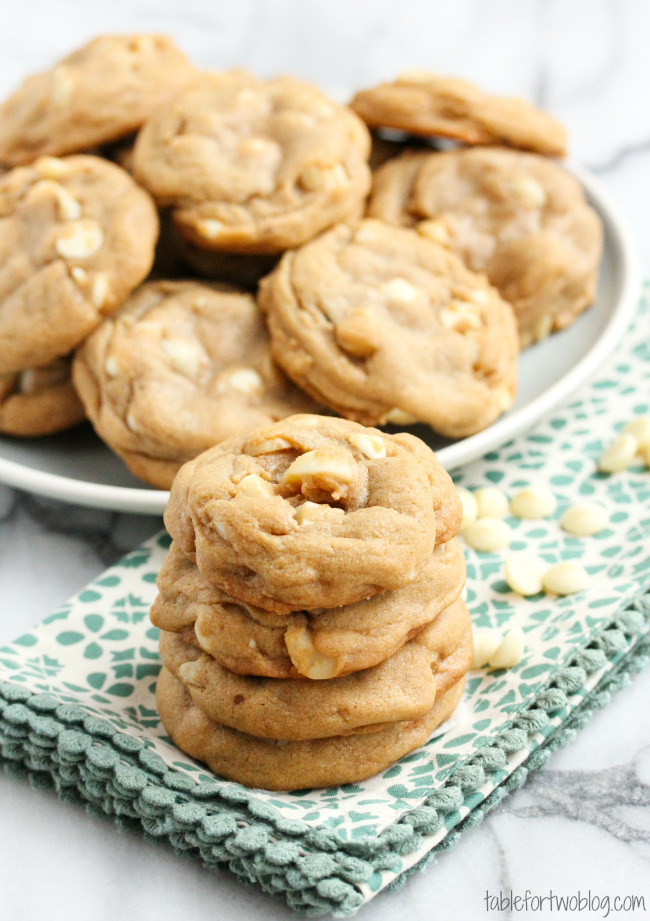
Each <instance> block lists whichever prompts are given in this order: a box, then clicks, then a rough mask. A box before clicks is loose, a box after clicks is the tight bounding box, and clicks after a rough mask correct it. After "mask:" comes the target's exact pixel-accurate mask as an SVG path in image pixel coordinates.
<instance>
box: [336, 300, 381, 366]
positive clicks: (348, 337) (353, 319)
mask: <svg viewBox="0 0 650 921" xmlns="http://www.w3.org/2000/svg"><path fill="white" fill-rule="evenodd" d="M334 334H335V336H336V340H337V342H338V343H339V345H340V346H341V348H342V349H343V350H344V351H345V352H347V353H348V354H349V355H354V356H355V358H368V357H369V356H370V355H374V353H375V352H376V351H377V349H378V348H379V344H380V339H379V336H378V333H377V329H376V327H375V325H374V323H373V316H372V309H371V308H370V307H369V306H367V305H364V306H361V307H357V308H356V309H355V310H354V311H352V313H350V314H349V315H348V316H346V317H345V318H344V319H342V320H341V321H340V322H339V323H337V324H336V327H335V330H334Z"/></svg>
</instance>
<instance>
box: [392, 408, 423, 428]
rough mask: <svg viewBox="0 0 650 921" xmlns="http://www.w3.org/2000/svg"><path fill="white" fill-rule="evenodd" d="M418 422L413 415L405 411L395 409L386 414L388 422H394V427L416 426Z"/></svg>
mask: <svg viewBox="0 0 650 921" xmlns="http://www.w3.org/2000/svg"><path fill="white" fill-rule="evenodd" d="M417 421H418V420H417V419H416V418H415V416H412V415H411V413H407V412H406V411H405V410H403V409H399V408H398V407H394V408H393V409H389V410H388V412H387V413H386V422H392V423H393V425H414V424H415V423H416V422H417Z"/></svg>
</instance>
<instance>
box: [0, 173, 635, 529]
mask: <svg viewBox="0 0 650 921" xmlns="http://www.w3.org/2000/svg"><path fill="white" fill-rule="evenodd" d="M570 169H571V171H572V172H573V173H575V175H576V176H577V177H578V178H579V179H580V181H581V182H582V183H583V186H584V188H585V191H586V193H587V196H588V198H589V200H590V202H591V203H592V205H593V206H594V207H595V208H596V210H597V211H598V213H599V214H600V217H601V219H602V221H603V225H604V229H605V250H604V256H603V261H602V264H601V269H600V281H599V286H598V297H597V300H596V303H595V304H594V305H593V307H591V308H590V309H589V310H588V311H586V313H584V314H583V315H582V316H581V317H580V318H579V319H578V320H577V321H576V322H575V323H574V324H573V326H571V327H570V328H569V329H567V330H564V331H563V332H561V333H556V334H555V335H553V336H551V337H550V338H549V339H546V340H545V341H544V342H541V343H538V344H537V345H535V346H533V347H532V348H529V349H527V350H526V351H525V352H523V354H522V355H521V357H520V360H519V389H518V395H517V401H516V403H515V405H514V406H513V408H512V409H511V410H510V411H509V412H507V413H506V414H505V415H504V416H502V417H501V418H500V419H499V420H498V421H497V422H495V423H494V425H491V426H490V427H489V428H488V429H486V430H485V431H483V432H479V434H477V435H472V436H471V437H470V438H464V439H462V440H461V441H457V442H454V443H449V442H445V441H443V440H442V439H440V438H439V437H437V436H436V435H435V434H434V433H432V432H431V430H430V429H428V428H426V427H424V426H416V427H414V429H413V430H414V431H415V432H417V434H418V435H420V437H422V438H424V440H425V441H426V442H427V443H428V444H430V445H431V447H432V448H433V449H434V450H435V451H436V453H437V455H438V457H439V458H440V461H441V463H442V464H444V465H445V467H447V469H448V470H453V469H456V468H458V467H460V466H461V465H462V464H466V463H468V462H469V461H471V460H474V459H475V458H477V457H481V456H482V455H484V454H485V453H486V452H487V451H490V450H492V449H493V448H495V447H497V446H498V445H502V444H505V443H506V442H507V441H510V439H511V438H514V437H515V435H518V434H520V433H521V432H524V431H525V430H527V429H529V428H531V427H532V426H533V425H534V424H535V422H537V420H538V419H540V418H541V417H542V416H544V415H546V414H547V413H548V412H549V411H550V410H551V409H553V407H555V406H557V405H559V404H560V403H562V402H563V401H564V400H566V399H567V398H568V397H569V395H570V394H572V393H573V392H574V391H575V390H576V388H577V387H578V386H579V385H580V384H582V383H583V382H584V381H585V380H587V379H588V378H589V377H590V376H591V375H592V374H593V372H594V371H596V369H597V368H598V367H599V366H600V365H601V364H602V362H603V361H604V359H605V358H606V357H607V356H608V355H609V354H610V353H611V352H612V350H613V349H614V347H615V345H616V344H617V343H618V342H619V340H620V339H621V336H622V335H623V333H624V332H625V329H626V328H627V326H628V324H629V322H630V319H631V317H632V315H633V313H634V310H635V308H636V305H637V298H638V296H639V291H640V276H639V270H638V266H637V260H636V251H635V247H634V244H633V241H632V240H631V237H630V234H629V232H628V230H627V228H626V226H625V223H624V221H622V219H621V217H620V216H619V214H618V210H617V208H616V206H615V205H614V204H613V203H612V202H611V201H610V199H609V196H608V195H607V194H606V193H605V192H604V191H603V189H602V188H601V187H600V186H599V184H598V183H597V182H596V181H595V180H594V179H593V177H592V176H591V175H590V174H588V173H587V172H586V171H584V170H582V169H580V168H578V167H575V166H572V167H570ZM0 482H4V483H7V484H9V485H10V486H16V487H18V488H20V489H25V490H27V491H28V492H32V493H35V494H37V495H41V496H49V497H50V498H54V499H60V500H63V501H64V502H73V503H76V504H78V505H85V506H91V507H94V508H103V509H110V510H112V511H120V512H136V513H140V514H150V515H160V514H162V512H163V511H164V508H165V505H166V504H167V497H168V495H169V494H168V493H167V492H162V491H160V490H155V489H150V488H147V487H145V486H143V484H142V483H141V482H139V481H138V480H136V479H135V478H134V477H132V476H131V475H130V474H129V473H128V471H127V470H126V468H125V467H124V465H123V464H122V462H121V461H120V460H119V458H118V457H117V456H116V455H114V454H112V452H111V451H109V449H108V448H107V447H106V446H105V445H104V444H103V443H102V442H101V441H100V440H99V439H98V438H97V437H96V436H95V434H94V433H93V431H92V429H91V428H90V425H88V424H86V425H84V426H81V427H79V428H77V429H74V430H72V431H71V432H67V433H64V434H61V435H56V436H51V437H48V438H43V439H38V440H34V441H31V440H30V441H25V440H19V439H13V438H6V437H0Z"/></svg>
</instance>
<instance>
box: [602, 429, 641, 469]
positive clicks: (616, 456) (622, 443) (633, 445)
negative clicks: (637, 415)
mask: <svg viewBox="0 0 650 921" xmlns="http://www.w3.org/2000/svg"><path fill="white" fill-rule="evenodd" d="M637 450H638V444H637V440H636V438H635V437H634V435H630V434H629V432H626V433H624V434H622V435H620V436H619V437H618V438H617V439H616V441H614V442H612V444H611V445H610V446H609V447H608V448H607V449H606V450H605V451H604V452H603V453H602V454H601V456H600V457H599V459H598V469H599V470H600V471H601V472H602V473H618V472H619V471H620V470H625V469H626V468H627V467H629V466H630V464H631V463H632V461H633V460H634V458H635V457H636V452H637Z"/></svg>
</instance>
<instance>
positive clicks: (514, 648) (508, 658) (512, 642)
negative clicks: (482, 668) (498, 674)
mask: <svg viewBox="0 0 650 921" xmlns="http://www.w3.org/2000/svg"><path fill="white" fill-rule="evenodd" d="M523 654H524V631H523V630H522V629H521V627H513V628H512V629H511V630H508V632H507V633H506V635H505V636H504V638H503V640H502V641H501V643H500V644H499V648H498V649H497V650H496V652H494V653H493V654H492V655H491V656H490V658H489V660H488V665H489V666H490V668H512V667H513V665H517V664H518V663H519V662H521V658H522V656H523Z"/></svg>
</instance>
